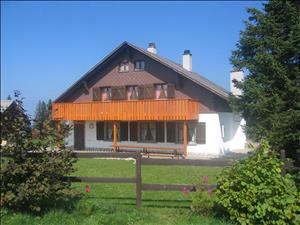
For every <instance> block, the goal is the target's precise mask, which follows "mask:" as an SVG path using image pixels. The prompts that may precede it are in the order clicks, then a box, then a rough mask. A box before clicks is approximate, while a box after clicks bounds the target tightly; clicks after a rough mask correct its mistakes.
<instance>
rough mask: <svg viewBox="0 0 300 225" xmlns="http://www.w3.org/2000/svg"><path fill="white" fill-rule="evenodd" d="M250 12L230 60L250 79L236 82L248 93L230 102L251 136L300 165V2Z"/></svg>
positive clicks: (279, 0)
mask: <svg viewBox="0 0 300 225" xmlns="http://www.w3.org/2000/svg"><path fill="white" fill-rule="evenodd" d="M248 12H249V13H250V17H249V18H248V20H247V21H246V22H245V24H246V28H245V30H244V31H242V32H241V35H240V40H239V42H238V44H237V48H236V50H234V51H233V53H232V56H231V63H232V64H233V65H234V67H235V68H238V69H243V70H244V71H245V73H246V75H247V76H246V78H245V79H244V81H243V82H237V81H235V86H236V87H238V88H240V89H241V90H242V91H243V94H242V95H241V96H238V97H234V96H231V104H232V106H233V109H234V110H236V111H239V112H240V113H241V115H242V117H243V118H245V120H246V122H247V124H246V127H245V130H246V133H247V135H248V136H249V137H250V138H252V139H253V140H255V141H258V140H261V139H262V138H263V139H266V140H268V142H269V143H270V145H271V146H272V149H274V150H277V151H279V150H280V149H285V150H286V151H287V156H288V157H291V158H293V159H294V160H296V161H298V163H300V66H299V65H300V11H299V2H296V1H282V0H271V1H269V2H268V3H266V4H264V8H263V10H262V11H260V10H258V9H254V8H251V9H248Z"/></svg>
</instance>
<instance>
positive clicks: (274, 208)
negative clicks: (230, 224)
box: [215, 142, 300, 225]
mask: <svg viewBox="0 0 300 225" xmlns="http://www.w3.org/2000/svg"><path fill="white" fill-rule="evenodd" d="M281 167H282V162H281V161H280V160H279V159H278V158H277V157H276V154H275V153H274V152H270V151H269V146H268V144H267V143H266V142H262V144H261V145H260V146H259V147H258V149H256V150H255V152H253V153H252V155H250V156H249V157H248V158H246V159H243V160H241V161H239V162H237V163H235V164H234V165H233V166H231V167H229V168H226V169H225V170H223V171H222V172H221V174H220V175H219V177H218V181H217V183H218V184H217V190H216V192H215V193H216V203H217V205H218V206H219V207H217V208H219V209H221V211H223V212H224V211H225V212H226V213H227V214H228V215H229V217H230V219H231V220H233V221H235V222H238V223H239V224H291V225H292V224H295V225H296V224H299V223H300V193H299V192H298V191H297V188H296V185H295V183H294V181H293V179H292V178H291V176H290V175H289V174H288V175H286V176H282V175H281Z"/></svg>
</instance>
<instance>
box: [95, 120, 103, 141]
mask: <svg viewBox="0 0 300 225" xmlns="http://www.w3.org/2000/svg"><path fill="white" fill-rule="evenodd" d="M96 132H97V140H104V122H97V123H96Z"/></svg>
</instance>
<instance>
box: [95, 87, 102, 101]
mask: <svg viewBox="0 0 300 225" xmlns="http://www.w3.org/2000/svg"><path fill="white" fill-rule="evenodd" d="M100 91H101V90H100V88H99V87H96V88H93V101H100V100H101V95H100Z"/></svg>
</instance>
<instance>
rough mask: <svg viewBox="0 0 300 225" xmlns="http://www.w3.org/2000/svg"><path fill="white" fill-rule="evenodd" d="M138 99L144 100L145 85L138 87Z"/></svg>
mask: <svg viewBox="0 0 300 225" xmlns="http://www.w3.org/2000/svg"><path fill="white" fill-rule="evenodd" d="M138 98H139V99H143V98H144V86H143V85H140V86H138Z"/></svg>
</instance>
